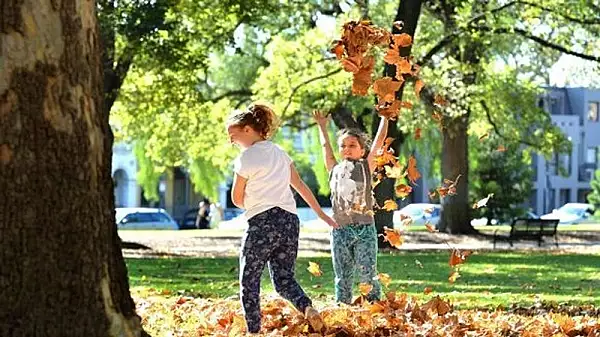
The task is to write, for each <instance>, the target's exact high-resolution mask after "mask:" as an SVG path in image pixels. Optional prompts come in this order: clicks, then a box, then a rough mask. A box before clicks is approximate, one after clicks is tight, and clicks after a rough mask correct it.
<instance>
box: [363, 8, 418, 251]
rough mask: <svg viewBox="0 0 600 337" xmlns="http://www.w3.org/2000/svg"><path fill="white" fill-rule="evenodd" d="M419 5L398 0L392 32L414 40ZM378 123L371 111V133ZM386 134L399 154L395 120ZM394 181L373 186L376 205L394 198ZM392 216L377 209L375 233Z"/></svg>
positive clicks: (403, 51)
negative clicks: (400, 26)
mask: <svg viewBox="0 0 600 337" xmlns="http://www.w3.org/2000/svg"><path fill="white" fill-rule="evenodd" d="M421 5H422V1H421V0H400V3H399V4H398V10H397V12H396V16H395V18H394V22H397V21H402V22H403V23H404V28H403V29H402V31H400V30H399V29H398V27H397V26H396V25H393V27H392V33H394V34H398V33H401V32H402V33H406V34H408V35H410V36H412V37H413V41H414V36H415V31H416V29H417V25H418V23H419V17H420V16H421ZM411 49H412V45H411V46H408V47H404V48H400V55H401V56H408V55H410V52H411ZM384 76H389V77H392V78H395V77H396V67H395V66H394V65H390V64H387V63H386V64H385V68H384ZM403 92H404V84H403V85H402V86H401V87H400V89H399V90H398V92H397V93H396V99H398V100H402V94H403ZM378 125H379V115H378V114H377V111H373V125H372V128H373V134H375V133H376V132H377V128H378ZM387 136H388V137H391V138H394V141H393V142H392V145H391V148H392V149H394V151H395V153H396V154H399V153H400V149H401V147H402V143H404V134H403V133H402V132H401V131H400V129H398V123H397V121H390V122H389V123H388V132H387ZM395 183H396V180H395V179H390V178H386V179H384V180H383V181H381V183H379V184H378V185H377V186H375V188H374V192H375V200H376V202H377V204H378V205H383V203H384V202H385V201H386V200H388V199H395V193H396V192H395V188H394V186H395ZM393 216H394V213H393V212H391V211H386V210H383V209H379V210H377V211H376V212H375V227H376V228H377V234H383V227H386V226H387V227H393ZM377 237H378V238H379V247H381V248H389V247H390V245H389V243H388V242H386V241H384V240H383V236H382V235H378V236H377Z"/></svg>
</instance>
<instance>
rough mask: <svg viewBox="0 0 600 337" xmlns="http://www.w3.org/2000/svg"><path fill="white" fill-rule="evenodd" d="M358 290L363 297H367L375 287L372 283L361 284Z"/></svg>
mask: <svg viewBox="0 0 600 337" xmlns="http://www.w3.org/2000/svg"><path fill="white" fill-rule="evenodd" d="M358 289H359V291H360V293H361V295H363V296H367V295H368V294H369V293H370V292H371V290H373V285H372V284H371V283H361V284H359V285H358Z"/></svg>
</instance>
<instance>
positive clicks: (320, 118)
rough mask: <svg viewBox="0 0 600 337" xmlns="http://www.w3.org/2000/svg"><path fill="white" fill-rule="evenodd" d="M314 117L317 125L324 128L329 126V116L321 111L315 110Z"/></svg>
mask: <svg viewBox="0 0 600 337" xmlns="http://www.w3.org/2000/svg"><path fill="white" fill-rule="evenodd" d="M313 118H314V120H315V122H317V125H319V126H320V127H322V128H324V127H327V123H328V122H329V116H326V115H323V113H322V112H321V111H318V110H315V111H313Z"/></svg>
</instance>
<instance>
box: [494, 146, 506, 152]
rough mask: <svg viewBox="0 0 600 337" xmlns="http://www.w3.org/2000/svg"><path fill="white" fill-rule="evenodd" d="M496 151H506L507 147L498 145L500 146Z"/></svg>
mask: <svg viewBox="0 0 600 337" xmlns="http://www.w3.org/2000/svg"><path fill="white" fill-rule="evenodd" d="M496 151H498V152H505V151H506V147H504V145H498V148H497V149H496Z"/></svg>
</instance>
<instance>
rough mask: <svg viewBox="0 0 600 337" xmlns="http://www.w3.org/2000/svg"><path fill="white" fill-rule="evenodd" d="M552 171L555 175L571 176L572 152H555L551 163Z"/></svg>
mask: <svg viewBox="0 0 600 337" xmlns="http://www.w3.org/2000/svg"><path fill="white" fill-rule="evenodd" d="M551 173H552V174H553V175H555V176H557V175H561V176H566V177H568V176H570V175H571V154H570V153H561V154H558V153H555V154H554V158H553V160H552V163H551Z"/></svg>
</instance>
